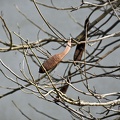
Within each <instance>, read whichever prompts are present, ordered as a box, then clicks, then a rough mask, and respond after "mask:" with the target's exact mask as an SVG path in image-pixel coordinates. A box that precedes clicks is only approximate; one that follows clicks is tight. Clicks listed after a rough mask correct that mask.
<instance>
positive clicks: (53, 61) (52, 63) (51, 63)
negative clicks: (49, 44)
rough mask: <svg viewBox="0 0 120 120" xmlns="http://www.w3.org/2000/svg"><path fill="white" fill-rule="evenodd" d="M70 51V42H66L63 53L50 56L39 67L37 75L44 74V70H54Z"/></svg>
mask: <svg viewBox="0 0 120 120" xmlns="http://www.w3.org/2000/svg"><path fill="white" fill-rule="evenodd" d="M70 49H71V40H69V41H68V42H67V46H66V48H65V50H64V51H63V52H61V53H58V54H55V55H53V56H51V57H50V58H49V59H47V60H46V61H45V62H44V63H43V64H42V65H41V66H40V68H39V73H45V70H46V71H49V70H51V69H54V68H55V67H56V66H57V65H58V63H60V61H61V60H62V59H63V58H64V57H65V56H66V55H67V53H68V52H69V51H70Z"/></svg>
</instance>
